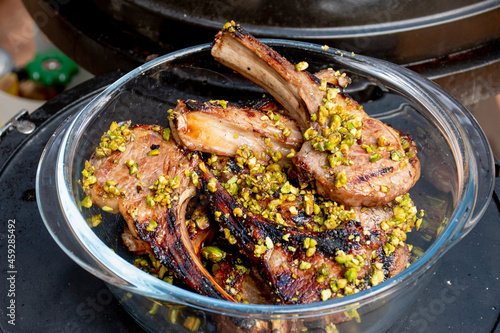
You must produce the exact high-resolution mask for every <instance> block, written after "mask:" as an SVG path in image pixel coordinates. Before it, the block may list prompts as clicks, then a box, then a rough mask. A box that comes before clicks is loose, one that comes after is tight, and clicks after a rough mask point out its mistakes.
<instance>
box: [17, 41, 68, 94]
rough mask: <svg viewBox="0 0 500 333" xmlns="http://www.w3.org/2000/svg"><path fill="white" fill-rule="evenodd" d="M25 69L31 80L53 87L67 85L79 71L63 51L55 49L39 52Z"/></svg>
mask: <svg viewBox="0 0 500 333" xmlns="http://www.w3.org/2000/svg"><path fill="white" fill-rule="evenodd" d="M25 70H26V71H27V72H28V75H29V78H30V79H31V80H33V81H37V82H40V83H42V84H43V85H45V86H47V87H53V86H61V85H62V86H66V85H67V84H68V83H69V82H70V81H71V79H72V78H73V76H75V75H76V74H77V73H78V66H77V65H76V64H75V63H74V62H73V61H72V60H71V59H70V58H68V57H67V56H65V55H64V54H63V53H62V52H61V51H59V50H57V49H54V50H49V51H45V52H40V53H37V54H36V55H35V58H33V60H31V61H30V62H29V63H28V64H27V65H26V67H25Z"/></svg>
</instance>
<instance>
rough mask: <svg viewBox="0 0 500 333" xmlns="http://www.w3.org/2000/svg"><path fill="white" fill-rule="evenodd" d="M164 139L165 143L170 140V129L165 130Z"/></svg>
mask: <svg viewBox="0 0 500 333" xmlns="http://www.w3.org/2000/svg"><path fill="white" fill-rule="evenodd" d="M163 139H165V141H168V140H170V128H165V129H164V130H163Z"/></svg>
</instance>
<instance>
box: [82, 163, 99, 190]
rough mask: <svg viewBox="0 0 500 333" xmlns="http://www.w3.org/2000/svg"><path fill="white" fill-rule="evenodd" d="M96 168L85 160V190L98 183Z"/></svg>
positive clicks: (83, 185) (83, 180)
mask: <svg viewBox="0 0 500 333" xmlns="http://www.w3.org/2000/svg"><path fill="white" fill-rule="evenodd" d="M94 172H95V169H94V167H93V166H91V165H90V163H89V161H85V169H83V171H82V175H83V177H82V187H83V189H84V190H86V189H89V188H90V186H92V185H93V184H95V183H97V177H96V176H95V175H94Z"/></svg>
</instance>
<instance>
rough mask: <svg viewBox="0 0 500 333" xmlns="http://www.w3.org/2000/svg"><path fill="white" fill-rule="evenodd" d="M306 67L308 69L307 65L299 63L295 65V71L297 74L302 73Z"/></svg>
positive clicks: (303, 62)
mask: <svg viewBox="0 0 500 333" xmlns="http://www.w3.org/2000/svg"><path fill="white" fill-rule="evenodd" d="M307 67H309V64H308V63H307V62H305V61H301V62H299V63H298V64H296V65H295V70H296V71H297V72H302V71H305V70H306V69H307Z"/></svg>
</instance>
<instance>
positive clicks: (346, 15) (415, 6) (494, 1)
mask: <svg viewBox="0 0 500 333" xmlns="http://www.w3.org/2000/svg"><path fill="white" fill-rule="evenodd" d="M93 2H94V3H95V4H96V5H97V7H98V8H99V9H101V10H102V11H103V12H105V13H107V14H108V15H109V16H110V17H112V18H113V19H115V20H117V21H119V22H126V23H127V24H128V25H129V26H130V29H133V30H134V31H137V32H138V33H140V34H141V35H143V36H144V37H145V38H148V39H149V40H152V41H155V42H157V43H160V42H162V41H172V40H174V41H176V38H175V37H173V36H172V33H171V30H170V29H167V28H170V27H172V26H175V27H177V29H179V30H180V31H183V32H184V33H183V34H180V36H179V37H178V38H187V39H191V38H196V37H199V36H206V37H207V38H210V37H211V36H213V34H215V33H216V32H217V31H218V30H219V29H220V28H221V27H222V26H223V25H224V23H226V22H227V21H228V20H235V21H236V22H237V23H240V24H242V25H243V26H244V27H245V28H246V29H247V30H248V31H249V32H250V33H252V34H254V35H256V36H259V37H271V38H286V39H297V40H304V41H311V42H316V43H319V44H325V43H326V44H329V45H331V46H334V47H337V48H340V49H346V50H349V51H354V52H358V53H363V54H366V55H371V56H376V57H379V58H385V59H389V60H391V61H394V62H397V63H410V62H414V61H421V60H423V59H431V58H436V57H440V56H443V55H448V54H451V53H454V52H457V51H460V50H465V49H469V48H472V47H476V46H478V45H480V44H482V43H485V42H488V41H491V40H493V39H495V38H498V37H500V29H499V27H498V24H497V22H498V17H499V15H500V1H498V0H482V1H478V0H456V1H433V0H405V1H384V0H364V1H359V0H350V1H342V2H335V1H333V2H332V1H328V0H312V1H303V0H289V1H282V0H267V1H261V0H221V1H199V0H184V1H161V0H104V1H103V0H98V1H97V0H93ZM176 42H177V41H176ZM176 42H174V44H175V43H176ZM332 43H333V44H332ZM429 46H431V47H429Z"/></svg>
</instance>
